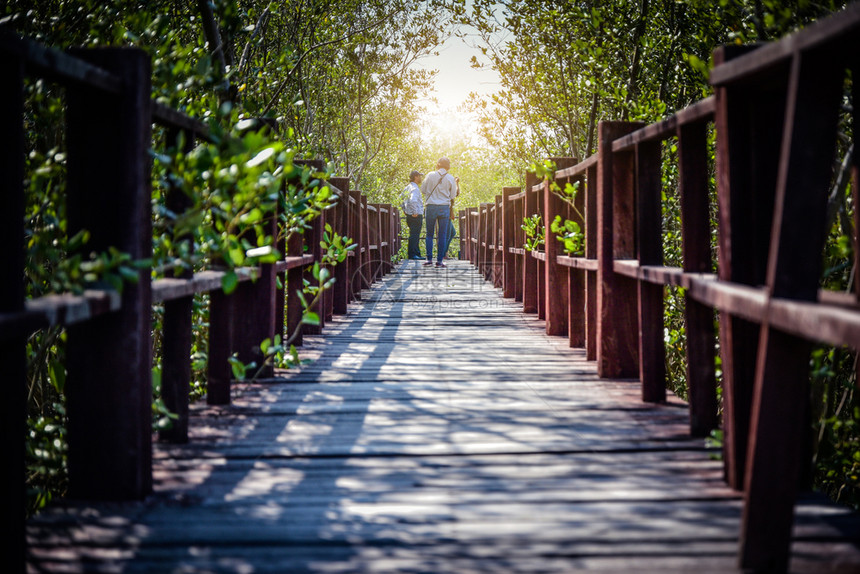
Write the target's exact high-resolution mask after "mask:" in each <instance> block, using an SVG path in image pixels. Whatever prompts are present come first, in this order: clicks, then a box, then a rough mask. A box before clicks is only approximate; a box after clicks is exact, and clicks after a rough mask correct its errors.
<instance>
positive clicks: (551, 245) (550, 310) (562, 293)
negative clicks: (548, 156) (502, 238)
mask: <svg viewBox="0 0 860 574" xmlns="http://www.w3.org/2000/svg"><path fill="white" fill-rule="evenodd" d="M552 161H554V162H555V165H556V167H557V168H558V169H565V168H568V167H572V166H574V165H576V158H573V157H555V158H552ZM567 181H568V180H567V179H566V178H562V179H560V180H556V182H555V183H556V184H558V185H559V186H561V187H564V185H565V183H567ZM550 184H551V182H549V181H545V182H544V186H543V197H541V200H542V201H543V212H544V224H545V225H544V251H545V252H546V263H545V264H544V299H545V301H546V334H547V335H565V336H568V337H569V336H570V334H569V333H568V300H569V295H570V294H569V293H568V289H569V287H568V277H567V276H568V270H567V269H565V268H564V267H561V266H560V265H558V264H557V263H556V260H555V258H556V257H557V256H558V255H560V254H563V253H564V252H563V250H562V249H561V243H559V241H558V239H556V234H555V233H553V232H552V230H551V229H550V227H551V225H552V222H553V220H554V219H555V218H556V216H561V218H562V223H563V222H564V219H566V216H567V204H566V203H565V202H564V200H563V199H562V198H561V197H559V196H558V195H557V194H556V193H554V192H553V191H552V190H551V185H550Z"/></svg>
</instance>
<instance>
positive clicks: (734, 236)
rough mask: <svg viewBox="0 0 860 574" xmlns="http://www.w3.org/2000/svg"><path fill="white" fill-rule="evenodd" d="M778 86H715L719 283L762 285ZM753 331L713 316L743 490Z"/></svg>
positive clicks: (734, 475)
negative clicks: (718, 336) (718, 335)
mask: <svg viewBox="0 0 860 574" xmlns="http://www.w3.org/2000/svg"><path fill="white" fill-rule="evenodd" d="M751 49H753V47H740V46H724V47H722V48H721V49H718V50H717V51H716V52H715V53H714V63H715V65H719V64H720V63H722V62H725V61H728V60H730V59H732V58H735V57H737V56H740V55H742V54H744V53H747V52H749V51H750V50H751ZM786 87H787V78H780V79H779V81H776V82H769V83H767V84H762V85H757V86H749V85H744V86H717V87H716V88H715V96H716V102H717V104H716V106H717V107H716V113H715V118H714V122H715V127H716V130H717V133H718V134H720V135H719V137H718V138H717V154H716V164H717V165H716V169H717V195H718V201H719V212H718V214H719V229H720V235H719V241H720V246H719V247H720V249H719V254H720V261H719V266H718V268H719V271H718V274H719V278H720V280H722V281H730V282H733V283H743V284H746V285H763V284H764V283H765V275H766V269H767V259H768V249H769V240H770V230H771V225H772V219H773V202H774V196H775V189H776V174H777V164H778V161H779V147H780V142H781V141H782V130H783V118H784V115H785V91H786ZM759 331H760V328H759V326H758V325H756V324H755V323H752V322H750V321H747V320H745V319H741V318H740V317H735V316H732V315H730V314H728V313H720V354H721V356H722V363H723V364H722V367H723V381H722V384H723V431H724V440H725V442H724V445H725V446H724V460H725V470H726V480H727V481H728V483H729V485H730V486H732V487H733V488H735V489H738V490H740V489H741V488H743V480H744V479H743V477H744V471H745V465H746V462H745V460H746V451H747V441H748V437H749V421H750V412H751V408H752V389H753V380H754V378H755V369H756V356H757V353H758V341H759Z"/></svg>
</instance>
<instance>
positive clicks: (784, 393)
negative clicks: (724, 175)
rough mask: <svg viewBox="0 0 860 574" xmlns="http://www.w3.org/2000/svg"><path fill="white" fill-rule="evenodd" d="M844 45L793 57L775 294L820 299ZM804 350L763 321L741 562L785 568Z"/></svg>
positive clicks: (805, 391)
mask: <svg viewBox="0 0 860 574" xmlns="http://www.w3.org/2000/svg"><path fill="white" fill-rule="evenodd" d="M855 47H856V45H855ZM846 54H847V52H845V51H844V50H843V49H842V47H841V46H839V47H834V48H829V49H825V50H817V51H814V52H813V51H809V52H804V53H800V54H795V55H794V57H793V58H792V63H791V72H790V78H789V82H788V99H787V102H786V107H785V110H786V114H785V123H784V125H785V131H784V132H783V138H782V145H781V148H780V149H781V152H780V158H779V164H778V165H779V170H778V175H777V185H776V198H775V202H774V205H775V206H776V211H775V213H774V220H773V227H772V233H771V239H770V259H769V260H768V267H767V283H766V284H767V287H768V291H769V292H770V296H771V297H773V298H780V299H791V300H799V301H806V302H811V301H816V300H817V299H818V286H819V280H820V277H821V254H822V252H823V251H824V246H825V239H826V237H827V198H828V193H829V188H830V178H831V171H832V165H833V161H834V155H835V151H836V147H835V144H836V141H837V132H838V126H839V112H840V102H841V99H842V89H843V85H844V81H845V65H846V62H845V57H846ZM855 54H856V52H855ZM799 226H803V229H804V233H802V234H800V233H797V229H798V227H799ZM811 350H812V343H811V342H810V341H809V340H807V339H804V338H801V337H798V336H795V335H789V334H787V333H785V332H783V331H780V330H779V329H777V328H775V327H773V326H771V325H770V324H769V323H768V322H764V323H763V324H762V327H761V337H760V339H759V348H758V361H757V368H756V377H755V387H754V393H753V407H752V418H751V420H750V431H751V434H750V441H749V445H748V452H747V469H746V477H745V478H746V479H745V483H744V513H743V521H742V525H741V544H740V560H739V566H740V567H741V568H742V569H745V570H747V569H749V570H754V571H759V572H761V571H770V572H783V571H786V570H787V569H788V563H789V557H790V555H791V552H790V549H791V533H792V528H793V524H794V502H795V497H796V495H797V490H798V488H799V485H800V476H801V469H802V466H803V465H804V464H811V461H810V460H804V459H805V455H807V454H809V451H808V450H807V449H806V448H805V447H804V445H806V444H807V441H808V440H809V436H808V435H809V430H808V429H809V424H810V423H809V408H810V403H809V371H808V369H809V356H810V352H811Z"/></svg>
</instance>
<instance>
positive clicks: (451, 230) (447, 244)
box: [445, 219, 457, 253]
mask: <svg viewBox="0 0 860 574" xmlns="http://www.w3.org/2000/svg"><path fill="white" fill-rule="evenodd" d="M455 237H457V228H456V227H455V226H454V220H453V219H449V220H448V237H447V239H446V241H445V253H448V248H449V247H450V246H451V241H453V240H454V238H455Z"/></svg>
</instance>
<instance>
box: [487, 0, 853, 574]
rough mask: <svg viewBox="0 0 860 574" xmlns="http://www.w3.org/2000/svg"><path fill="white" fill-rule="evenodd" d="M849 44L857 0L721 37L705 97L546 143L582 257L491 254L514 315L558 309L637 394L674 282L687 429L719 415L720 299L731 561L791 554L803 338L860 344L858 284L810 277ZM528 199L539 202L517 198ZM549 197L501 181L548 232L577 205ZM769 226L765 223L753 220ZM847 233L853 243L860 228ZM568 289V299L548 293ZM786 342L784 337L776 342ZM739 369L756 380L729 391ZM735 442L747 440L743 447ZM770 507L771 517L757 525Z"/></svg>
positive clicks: (517, 208)
mask: <svg viewBox="0 0 860 574" xmlns="http://www.w3.org/2000/svg"><path fill="white" fill-rule="evenodd" d="M856 53H860V4H856V3H855V4H852V5H850V6H849V7H848V8H847V9H845V10H844V11H842V12H840V13H838V14H836V15H834V16H832V17H830V18H828V19H826V20H822V21H820V22H818V23H816V24H813V25H811V26H809V27H808V28H807V29H805V30H802V31H800V32H798V33H796V34H792V35H791V36H788V37H787V38H784V39H783V40H780V41H778V42H774V43H771V44H767V45H764V46H762V47H759V48H757V49H754V50H750V49H747V48H736V47H727V48H725V49H721V50H718V51H717V52H716V53H715V56H714V58H715V62H716V67H715V68H714V69H713V70H712V72H711V83H712V84H713V85H714V86H715V87H716V88H717V89H716V94H715V95H714V96H711V97H709V98H706V99H704V100H702V101H700V102H697V103H695V104H693V105H691V106H690V107H688V108H685V109H682V110H679V111H678V112H676V113H675V114H674V115H672V116H670V117H668V118H666V119H664V120H662V121H659V122H655V123H653V124H650V125H642V124H634V123H627V122H601V123H600V124H599V126H598V127H599V129H598V131H599V135H598V152H597V153H595V154H594V155H592V156H591V157H589V158H587V159H586V160H584V161H581V162H578V163H577V162H574V164H573V165H563V164H564V158H560V159H558V158H555V159H554V158H550V159H552V160H553V161H556V165H558V169H557V170H556V172H555V174H554V177H555V181H556V182H558V183H564V182H570V181H578V182H579V183H580V188H579V193H578V194H577V197H576V201H577V204H578V206H577V210H578V213H579V214H583V215H584V217H583V218H582V219H580V220H579V221H578V223H579V224H580V226H581V228H582V229H583V232H584V235H585V249H584V250H585V256H584V257H583V256H577V257H570V256H566V255H561V254H554V252H555V250H556V249H555V244H552V243H550V244H547V245H545V247H552V248H551V249H550V248H545V249H544V250H543V251H541V250H536V251H531V252H530V253H529V252H528V251H526V250H525V249H523V248H522V243H523V241H524V238H523V236H522V235H521V232H519V231H517V233H510V234H509V235H508V237H507V238H506V239H505V241H504V243H502V244H501V245H500V246H501V248H502V249H503V251H504V253H505V254H507V255H509V256H510V259H505V260H504V266H505V267H506V269H505V270H504V272H503V277H504V281H503V287H504V293H505V296H506V297H513V298H514V299H515V300H517V301H519V300H522V301H523V311H524V312H529V313H531V312H537V313H538V317H539V318H541V319H545V324H546V328H547V333H548V334H561V333H559V330H558V328H559V324H560V323H559V321H562V322H564V321H566V323H567V327H568V332H567V335H568V336H569V339H570V344H571V346H580V347H585V350H586V356H587V358H588V359H589V360H595V361H597V363H598V373H599V374H600V375H601V376H604V377H635V376H638V377H639V379H640V380H641V382H642V396H643V400H645V401H661V400H663V398H664V397H665V367H664V364H665V346H664V343H663V295H662V293H663V290H664V289H665V288H666V287H670V288H683V289H684V290H685V291H684V298H685V313H686V317H685V323H686V335H687V365H688V374H687V382H688V386H689V396H690V413H691V419H690V432H691V434H693V435H697V436H703V435H706V434H707V433H708V432H709V431H710V430H711V429H713V428H716V426H717V425H718V423H719V419H718V416H717V414H718V404H717V401H716V381H715V372H714V371H715V369H714V364H715V363H714V361H715V357H714V354H715V347H716V338H715V332H714V321H713V316H714V313H715V312H717V313H719V316H720V328H721V330H725V331H726V333H729V334H730V336H729V337H727V338H726V339H724V340H722V342H721V346H720V350H721V353H722V354H723V365H724V367H725V369H724V372H723V413H722V415H723V419H724V425H723V430H724V433H725V440H726V447H725V452H724V455H725V456H724V460H725V465H726V477H727V480H728V482H729V484H730V485H731V486H733V487H735V488H738V489H741V488H746V489H747V490H748V492H747V495H746V498H745V510H744V517H743V523H744V526H743V530H742V531H743V533H744V535H743V536H742V538H741V541H740V546H739V565H740V567H742V568H747V569H752V570H755V569H775V570H784V569H785V567H786V564H787V556H788V548H789V540H790V526H791V524H792V521H791V512H792V508H793V504H794V500H793V498H792V493H793V492H794V491H793V490H792V489H781V490H780V489H775V488H773V485H775V484H778V483H782V482H784V481H785V480H788V481H789V482H790V483H791V484H792V485H794V484H796V480H797V479H798V478H797V477H798V473H799V471H798V469H799V468H800V465H801V464H802V463H801V460H800V458H799V457H800V453H802V452H803V449H802V448H799V447H797V446H796V445H797V444H800V443H802V441H803V440H804V436H805V435H804V434H803V429H804V420H805V419H804V418H803V413H804V412H805V410H804V409H805V408H806V406H805V405H806V404H807V403H808V400H809V399H808V394H807V393H806V392H805V385H806V384H808V383H807V380H806V379H807V374H806V372H805V371H806V367H807V363H806V361H807V360H808V357H807V356H806V355H805V354H804V352H803V350H808V349H809V345H810V342H811V341H818V342H822V343H826V344H830V345H835V346H843V345H847V346H849V347H853V348H855V349H860V302H858V296H857V295H856V294H855V293H849V294H840V293H833V292H829V291H822V290H820V289H817V288H816V286H817V283H818V280H819V277H818V268H817V266H818V262H819V261H820V260H821V249H822V248H823V241H824V232H823V230H824V227H825V226H824V222H825V220H826V204H827V195H828V192H829V178H830V172H831V165H832V159H833V158H832V155H833V154H832V150H833V149H834V146H833V144H834V142H835V140H836V127H837V124H836V118H837V114H838V111H839V106H840V104H841V96H842V89H843V81H844V77H845V73H846V69H847V68H850V67H851V66H854V67H855V68H856V59H854V60H852V59H851V58H852V57H853V56H849V54H856ZM854 71H855V72H856V69H855V70H854ZM760 78H765V79H766V81H759V80H760ZM736 84H737V85H738V86H739V87H738V89H737V90H735V85H736ZM855 93H856V89H855ZM712 124H713V126H714V127H715V130H716V136H717V140H716V152H715V155H716V168H717V178H716V179H717V183H718V189H717V191H718V197H719V206H720V210H719V216H720V225H719V227H718V228H717V229H716V230H712V228H711V225H710V212H711V211H712V209H713V208H712V206H711V205H710V200H709V196H710V191H709V185H708V184H709V181H710V179H711V167H710V166H709V149H708V143H707V142H708V137H707V134H708V130H709V129H710V127H709V126H710V125H712ZM784 129H785V130H789V131H785V132H784V131H783V130H784ZM668 138H677V148H678V155H677V161H678V169H679V195H680V198H681V235H682V237H683V239H684V243H683V249H682V257H681V260H682V267H674V268H673V267H667V266H664V265H663V264H662V237H661V234H662V230H661V225H660V223H661V211H660V196H661V189H660V185H661V165H662V161H663V160H662V157H661V153H660V145H661V144H660V142H662V141H663V140H666V139H668ZM782 138H788V139H786V141H782ZM854 138H855V139H856V134H854ZM751 145H757V146H759V147H758V148H756V149H753V148H752V147H751ZM754 161H755V162H757V164H756V165H755V168H754V169H753V168H752V167H751V166H752V165H753V163H752V162H754ZM534 197H538V198H539V201H538V202H535V203H529V202H530V201H532V198H534ZM555 201H556V198H555V197H554V196H552V195H551V191H550V187H549V185H548V182H537V181H534V180H533V178H532V180H530V181H527V185H526V187H525V190H523V191H517V192H516V193H508V194H505V195H504V198H503V201H502V205H501V208H499V210H500V211H501V214H502V218H503V219H504V218H509V220H510V221H515V222H516V223H517V224H516V225H514V226H512V227H519V225H518V223H519V222H520V221H522V218H523V217H524V216H526V215H530V214H532V213H540V214H541V215H543V216H544V226H545V227H544V237H545V239H546V241H547V242H552V241H554V237H553V235H552V234H551V233H550V232H549V230H548V229H547V227H548V224H549V222H550V220H551V219H552V218H553V217H554V215H555V214H561V215H562V216H563V217H567V218H569V219H572V218H575V217H576V218H578V217H579V215H574V214H573V212H572V211H571V210H567V208H565V207H563V206H558V205H556V204H555V203H554V202H555ZM753 208H754V212H753V214H752V215H750V213H749V210H751V209H753ZM776 209H778V210H779V211H774V212H771V211H769V210H776ZM566 210H567V211H566ZM493 211H494V208H493V207H489V208H488V207H487V206H485V205H483V204H482V206H481V207H480V208H479V210H478V212H479V213H480V217H479V221H480V222H481V223H480V224H479V225H477V226H475V227H474V228H473V229H471V233H472V236H471V237H470V239H471V241H472V242H473V243H474V244H475V245H477V246H483V245H487V244H489V245H499V243H498V240H497V239H495V236H494V235H493V233H494V231H493V227H492V226H488V225H486V221H485V220H486V219H489V218H490V216H491V215H492V213H493ZM738 212H740V213H741V214H742V215H736V213H738ZM810 222H814V224H813V228H814V229H815V230H816V231H815V233H814V235H813V236H812V237H810V236H809V234H803V235H798V234H797V233H796V232H795V231H793V230H796V229H810ZM769 229H773V233H772V237H768V236H767V235H764V234H763V233H762V232H761V231H762V230H765V232H766V230H769ZM512 231H513V229H512ZM712 232H716V233H718V235H717V237H718V240H719V243H720V249H719V254H720V256H721V260H720V262H719V265H718V268H719V272H718V273H713V272H712V271H713V268H714V264H713V262H712V261H711V252H712V248H711V237H712ZM854 247H855V253H860V245H858V240H857V238H856V237H855V238H854ZM488 257H490V256H488V255H487V254H486V251H482V250H481V249H480V248H479V249H477V251H476V255H474V256H473V257H472V261H473V262H474V263H475V264H476V265H477V266H478V268H479V269H480V270H484V269H485V267H486V265H487V264H488ZM535 265H537V266H538V267H537V273H536V272H535V271H534V266H535ZM508 268H512V269H513V271H511V272H509V271H510V270H509V269H508ZM561 269H564V270H565V271H564V272H562V271H561ZM751 271H753V273H751ZM565 273H566V275H565ZM485 276H487V274H486V273H485ZM565 277H566V281H567V283H565V282H564V281H565V279H564V278H565ZM488 279H489V277H488ZM511 283H513V285H510V284H511ZM518 293H522V295H521V297H520V296H519V295H518ZM567 293H570V294H571V295H570V299H569V300H567V301H566V302H564V303H561V304H560V301H561V300H562V299H563V297H564V296H566V295H567ZM564 305H567V307H566V309H565V310H564V311H562V307H564ZM560 313H563V315H561V316H560V315H559V314H560ZM736 319H741V320H743V321H737V320H736ZM765 335H768V337H765ZM759 340H761V341H762V342H763V343H762V345H761V346H760V345H759ZM784 340H790V345H788V346H787V347H786V346H785V345H781V344H779V343H775V342H773V341H784ZM797 349H800V350H801V352H800V353H798V352H797V351H796V350H797ZM637 350H638V352H637ZM752 381H754V389H753V390H752V391H749V390H745V391H743V390H739V387H740V386H741V385H747V386H749V385H750V382H752ZM785 393H790V395H791V399H790V400H787V399H786V397H785ZM753 396H755V397H756V402H755V403H753ZM777 396H779V402H780V405H782V406H781V407H780V409H781V410H780V411H779V413H777V412H771V411H769V410H768V409H769V404H770V402H769V400H774V399H769V397H777ZM789 405H790V406H789ZM754 408H757V409H758V410H757V414H756V417H757V419H755V420H757V426H756V427H755V428H752V427H751V419H752V417H751V413H752V411H753V409H754ZM784 409H789V410H790V411H791V414H790V415H785V414H784V413H783V412H782V410H784ZM747 445H749V448H751V449H754V451H752V452H750V453H749V454H748V453H747V448H748V446H747ZM785 445H790V446H789V448H788V449H786V448H785ZM747 461H749V464H750V465H751V467H749V468H746V464H747ZM777 469H778V470H777ZM744 479H746V480H744ZM792 488H793V487H792ZM777 516H778V517H780V518H779V519H778V522H779V524H780V525H781V526H780V527H779V528H776V529H773V528H770V527H769V526H767V525H772V524H774V520H776V519H775V518H774V517H777Z"/></svg>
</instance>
